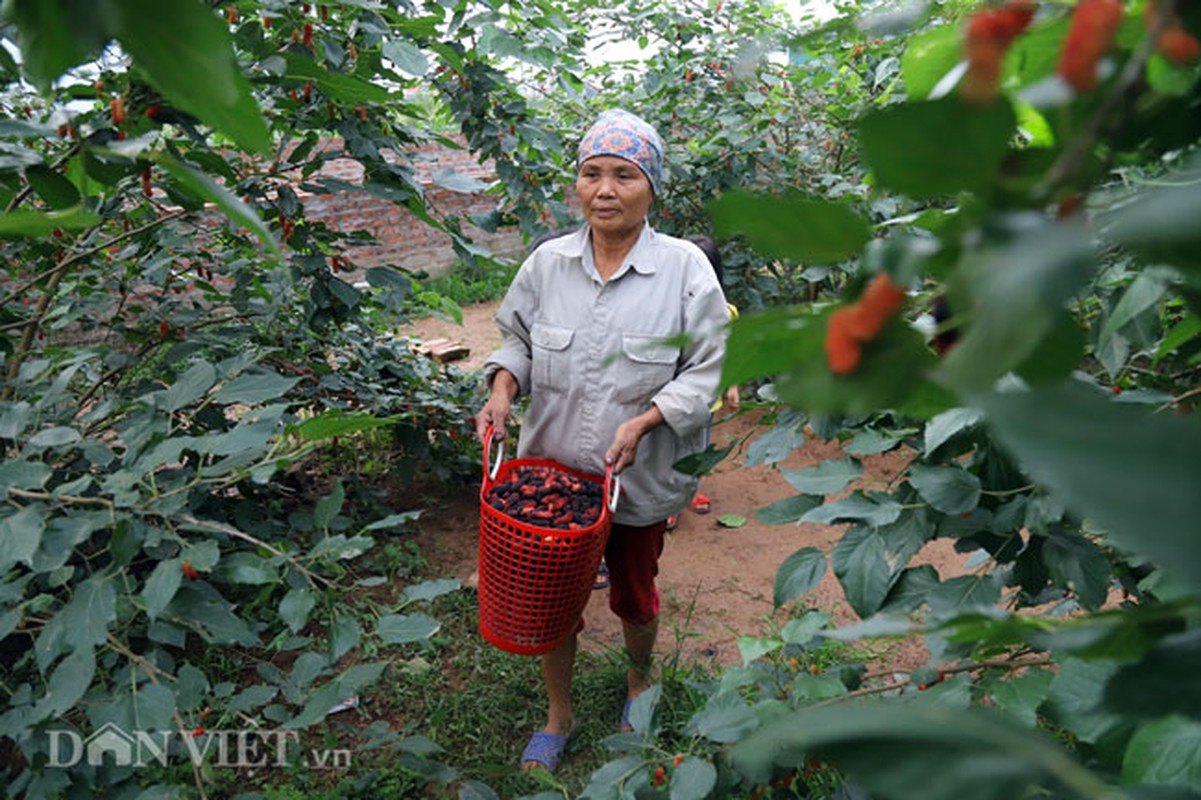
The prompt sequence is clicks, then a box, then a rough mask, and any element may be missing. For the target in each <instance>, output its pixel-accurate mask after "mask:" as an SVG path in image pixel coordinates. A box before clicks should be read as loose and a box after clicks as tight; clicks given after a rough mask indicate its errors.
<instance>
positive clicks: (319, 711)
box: [284, 663, 384, 728]
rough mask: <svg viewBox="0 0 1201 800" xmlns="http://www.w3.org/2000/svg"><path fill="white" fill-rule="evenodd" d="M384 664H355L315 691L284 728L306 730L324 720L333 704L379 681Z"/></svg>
mask: <svg viewBox="0 0 1201 800" xmlns="http://www.w3.org/2000/svg"><path fill="white" fill-rule="evenodd" d="M383 672H384V664H382V663H375V664H356V665H355V666H353V667H351V668H350V669H348V670H346V671H345V672H343V673H342V674H341V675H339V676H338V677H336V678H334V679H333V680H332V681H330V682H329V683H327V684H325V685H324V686H322V687H321V688H320V689H318V690H317V691H315V692H314V693H313V694H312V696H311V697H310V698H309V699H308V701H307V702H306V703H305V705H304V708H303V709H302V710H301V712H300V713H299V714H297V715H296V716H295V717H293V718H292V719H290V720H288V721H287V722H285V723H284V727H285V728H307V727H308V726H310V725H315V724H316V723H318V722H320V721H321V720H323V719H325V715H326V714H327V713H328V712H329V710H330V709H331V708H333V707H334V704H335V703H340V702H342V701H344V700H346V699H347V698H349V697H353V696H354V695H355V694H357V693H358V692H359V690H361V689H363V688H364V687H366V686H370V685H371V684H373V683H375V682H376V681H377V680H379V677H380V675H382V674H383Z"/></svg>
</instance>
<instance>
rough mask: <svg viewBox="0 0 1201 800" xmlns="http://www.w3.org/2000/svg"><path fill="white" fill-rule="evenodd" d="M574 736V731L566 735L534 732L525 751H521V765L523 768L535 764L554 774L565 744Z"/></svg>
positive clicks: (565, 746)
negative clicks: (530, 763)
mask: <svg viewBox="0 0 1201 800" xmlns="http://www.w3.org/2000/svg"><path fill="white" fill-rule="evenodd" d="M574 734H575V731H574V730H572V732H571V733H568V734H559V733H547V732H546V731H535V732H534V735H533V736H531V737H530V741H529V744H527V745H526V746H525V750H523V751H521V764H522V765H523V766H524V765H525V764H526V763H528V762H530V761H532V762H534V763H535V764H541V765H542V766H543V768H545V769H546V771H547V772H554V771H555V769H556V768H557V767H558V766H559V761H560V760H562V758H563V752H564V751H565V750H566V749H567V743H568V742H569V741H570V740H571V737H572V736H573V735H574Z"/></svg>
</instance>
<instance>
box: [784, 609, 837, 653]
mask: <svg viewBox="0 0 1201 800" xmlns="http://www.w3.org/2000/svg"><path fill="white" fill-rule="evenodd" d="M832 619H834V615H833V614H830V613H828V612H825V611H807V612H805V616H803V617H801V618H800V619H790V620H789V621H788V622H787V624H785V625H784V627H783V628H782V629H781V630H780V638H781V639H783V640H784V642H785V644H800V645H804V644H807V643H809V642H810V641H811V640H812V639H813V638H814V637H816V636H817V635H818V634H820V633H821V632H822V631H823V630H825V628H826V626H827V625H829V624H830V621H831V620H832Z"/></svg>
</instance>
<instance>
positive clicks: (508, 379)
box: [475, 369, 517, 442]
mask: <svg viewBox="0 0 1201 800" xmlns="http://www.w3.org/2000/svg"><path fill="white" fill-rule="evenodd" d="M516 396H517V379H516V378H514V377H513V374H512V373H511V372H509V371H508V370H505V369H499V370H497V371H496V374H495V375H493V376H492V391H491V393H490V394H489V395H488V402H486V403H484V407H483V408H481V409H480V413H478V414H476V415H475V437H476V438H477V439H479V440H480V441H481V442H482V441H484V439H485V438H486V437H487V436H488V429H489V428H492V429H493V430H492V440H493V441H495V442H499V441H500V440H501V439H504V438H505V423H507V422H508V421H509V409H510V408H511V407H512V405H513V398H515V397H516Z"/></svg>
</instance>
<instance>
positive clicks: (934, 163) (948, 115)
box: [859, 97, 1017, 199]
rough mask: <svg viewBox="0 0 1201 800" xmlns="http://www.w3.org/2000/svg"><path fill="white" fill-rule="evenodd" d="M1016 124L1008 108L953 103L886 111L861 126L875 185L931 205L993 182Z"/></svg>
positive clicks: (916, 104)
mask: <svg viewBox="0 0 1201 800" xmlns="http://www.w3.org/2000/svg"><path fill="white" fill-rule="evenodd" d="M1016 124H1017V120H1016V118H1015V117H1014V113H1013V109H1012V108H1011V107H1010V106H1009V104H1008V103H1007V102H1004V101H998V102H996V103H993V104H991V105H989V106H987V107H985V108H975V107H972V106H970V105H968V104H967V103H963V102H961V101H960V100H959V98H957V97H947V98H943V99H941V100H934V101H928V102H910V103H903V104H899V105H891V106H887V107H885V108H883V109H881V110H879V111H875V112H872V113H870V114H868V115H867V116H865V117H864V118H863V119H862V120H861V121H860V123H859V142H860V144H861V146H862V148H863V156H864V160H865V161H866V162H867V164H868V165H869V166H870V167H871V169H872V171H873V172H874V173H875V175H876V179H877V181H878V182H879V185H880V186H882V187H884V188H887V189H894V190H896V191H898V192H901V193H902V194H907V195H909V196H910V197H914V198H919V199H935V198H939V197H943V196H945V195H950V194H954V193H956V192H959V191H963V190H977V189H982V188H984V187H985V186H987V185H988V184H989V182H990V181H992V179H993V177H994V176H995V175H996V173H997V169H998V167H999V166H1000V164H1001V159H1002V158H1004V156H1005V153H1006V152H1007V151H1008V149H1009V139H1010V137H1011V136H1012V135H1013V132H1014V128H1015V126H1016Z"/></svg>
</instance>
